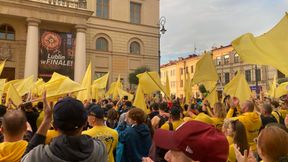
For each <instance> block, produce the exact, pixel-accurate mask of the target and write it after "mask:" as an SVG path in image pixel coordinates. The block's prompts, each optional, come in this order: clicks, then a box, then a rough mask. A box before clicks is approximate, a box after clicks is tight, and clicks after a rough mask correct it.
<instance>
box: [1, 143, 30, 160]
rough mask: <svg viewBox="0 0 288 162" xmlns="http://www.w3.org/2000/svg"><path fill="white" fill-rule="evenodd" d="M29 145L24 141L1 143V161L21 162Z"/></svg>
mask: <svg viewBox="0 0 288 162" xmlns="http://www.w3.org/2000/svg"><path fill="white" fill-rule="evenodd" d="M27 145H28V142H27V141H24V140H20V141H17V142H2V143H0V161H3V162H4V161H7V162H8V161H9V162H19V161H20V160H21V157H22V155H23V154H24V151H25V150H26V147H27Z"/></svg>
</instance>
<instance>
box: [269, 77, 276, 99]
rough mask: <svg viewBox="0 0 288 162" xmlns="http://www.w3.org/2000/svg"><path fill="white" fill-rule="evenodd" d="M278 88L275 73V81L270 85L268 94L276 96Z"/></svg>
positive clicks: (272, 96)
mask: <svg viewBox="0 0 288 162" xmlns="http://www.w3.org/2000/svg"><path fill="white" fill-rule="evenodd" d="M276 88H277V79H276V74H275V75H274V79H273V82H272V84H271V85H270V89H269V92H268V95H269V96H270V97H271V98H275V95H276Z"/></svg>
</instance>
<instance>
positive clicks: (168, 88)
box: [165, 75, 170, 98]
mask: <svg viewBox="0 0 288 162" xmlns="http://www.w3.org/2000/svg"><path fill="white" fill-rule="evenodd" d="M165 86H166V92H167V95H168V98H170V84H169V78H168V75H166V85H165Z"/></svg>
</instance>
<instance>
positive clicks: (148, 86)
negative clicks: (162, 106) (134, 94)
mask: <svg viewBox="0 0 288 162" xmlns="http://www.w3.org/2000/svg"><path fill="white" fill-rule="evenodd" d="M137 77H138V79H139V84H138V86H139V85H141V87H142V90H143V92H144V93H145V94H151V93H153V92H155V91H162V92H163V93H164V94H165V95H166V96H169V95H167V94H168V93H167V92H166V88H165V87H164V86H163V85H162V84H161V81H160V78H159V75H158V73H157V72H144V73H141V74H138V75H137ZM168 98H170V96H169V97H168Z"/></svg>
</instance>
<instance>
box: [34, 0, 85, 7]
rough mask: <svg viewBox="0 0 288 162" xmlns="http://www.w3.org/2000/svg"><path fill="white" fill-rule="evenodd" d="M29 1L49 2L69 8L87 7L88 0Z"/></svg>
mask: <svg viewBox="0 0 288 162" xmlns="http://www.w3.org/2000/svg"><path fill="white" fill-rule="evenodd" d="M29 1H34V2H40V3H47V4H51V5H55V6H63V7H69V8H79V9H86V8H87V1H86V0H29Z"/></svg>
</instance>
